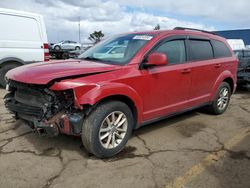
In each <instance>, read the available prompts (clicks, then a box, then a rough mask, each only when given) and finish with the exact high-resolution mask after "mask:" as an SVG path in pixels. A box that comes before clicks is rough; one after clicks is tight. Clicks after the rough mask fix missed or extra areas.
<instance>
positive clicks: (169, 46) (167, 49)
mask: <svg viewBox="0 0 250 188" xmlns="http://www.w3.org/2000/svg"><path fill="white" fill-rule="evenodd" d="M155 52H159V53H164V54H166V55H167V57H168V63H169V64H179V63H183V62H185V61H186V49H185V42H184V40H173V41H168V42H165V43H163V44H162V45H160V46H159V47H158V48H157V49H156V50H155Z"/></svg>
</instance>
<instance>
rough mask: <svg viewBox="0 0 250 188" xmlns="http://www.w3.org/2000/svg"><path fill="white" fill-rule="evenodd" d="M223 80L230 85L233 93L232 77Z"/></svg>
mask: <svg viewBox="0 0 250 188" xmlns="http://www.w3.org/2000/svg"><path fill="white" fill-rule="evenodd" d="M223 82H227V83H228V84H229V85H230V89H231V92H232V93H233V90H234V81H233V79H232V78H226V79H225V80H223Z"/></svg>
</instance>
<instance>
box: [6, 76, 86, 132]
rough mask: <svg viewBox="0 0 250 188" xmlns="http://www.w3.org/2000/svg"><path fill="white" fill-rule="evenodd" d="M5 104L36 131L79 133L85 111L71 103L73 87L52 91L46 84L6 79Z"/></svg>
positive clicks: (72, 100)
mask: <svg viewBox="0 0 250 188" xmlns="http://www.w3.org/2000/svg"><path fill="white" fill-rule="evenodd" d="M8 91H9V93H8V94H7V95H6V96H5V97H4V101H5V106H6V108H7V109H9V111H11V112H12V113H14V114H15V117H16V119H21V120H24V121H26V122H27V124H28V125H29V126H30V127H31V128H32V129H33V130H35V131H36V132H38V133H39V134H42V135H48V136H56V135H58V134H59V133H64V134H69V135H80V133H81V127H82V123H83V118H84V114H83V112H82V111H80V110H79V109H78V108H76V107H75V105H74V93H73V90H65V91H56V92H55V91H51V90H49V89H48V87H47V86H46V85H32V84H24V83H20V82H16V81H13V80H9V81H8Z"/></svg>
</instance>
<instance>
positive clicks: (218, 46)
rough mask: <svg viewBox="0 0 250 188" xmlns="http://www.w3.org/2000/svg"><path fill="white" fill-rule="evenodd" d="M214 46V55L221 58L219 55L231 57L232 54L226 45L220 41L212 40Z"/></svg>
mask: <svg viewBox="0 0 250 188" xmlns="http://www.w3.org/2000/svg"><path fill="white" fill-rule="evenodd" d="M212 42H213V46H214V57H215V58H221V57H231V56H232V54H231V52H230V50H229V49H228V47H227V46H226V45H225V44H224V43H223V42H221V41H217V40H213V41H212Z"/></svg>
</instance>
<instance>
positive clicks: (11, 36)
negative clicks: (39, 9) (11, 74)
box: [0, 8, 49, 87]
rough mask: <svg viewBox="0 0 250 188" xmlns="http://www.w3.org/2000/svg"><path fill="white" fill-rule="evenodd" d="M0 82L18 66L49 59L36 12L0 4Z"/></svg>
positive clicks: (46, 43)
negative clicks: (6, 7)
mask: <svg viewBox="0 0 250 188" xmlns="http://www.w3.org/2000/svg"><path fill="white" fill-rule="evenodd" d="M0 25H1V29H0V84H1V85H2V86H3V87H5V84H6V82H5V78H4V77H5V74H6V73H7V72H8V71H9V70H11V69H13V68H15V67H18V66H21V65H24V64H29V63H34V62H41V61H48V60H49V51H48V40H47V34H46V28H45V24H44V20H43V17H42V16H41V15H39V14H33V13H28V12H22V11H16V10H10V9H2V8H0Z"/></svg>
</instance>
